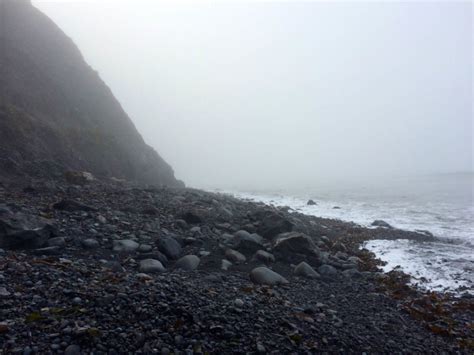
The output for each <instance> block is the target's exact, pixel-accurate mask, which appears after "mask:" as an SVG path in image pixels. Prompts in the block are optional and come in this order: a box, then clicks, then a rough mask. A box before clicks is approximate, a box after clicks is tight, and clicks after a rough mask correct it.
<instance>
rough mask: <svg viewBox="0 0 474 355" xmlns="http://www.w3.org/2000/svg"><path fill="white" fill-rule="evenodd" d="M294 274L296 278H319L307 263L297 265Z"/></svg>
mask: <svg viewBox="0 0 474 355" xmlns="http://www.w3.org/2000/svg"><path fill="white" fill-rule="evenodd" d="M294 274H295V275H297V276H303V277H307V278H310V279H317V278H319V277H320V276H319V274H318V273H317V272H316V270H314V269H313V268H312V267H311V266H310V265H309V264H308V263H306V262H304V261H302V262H301V263H299V264H298V265H296V267H295V270H294Z"/></svg>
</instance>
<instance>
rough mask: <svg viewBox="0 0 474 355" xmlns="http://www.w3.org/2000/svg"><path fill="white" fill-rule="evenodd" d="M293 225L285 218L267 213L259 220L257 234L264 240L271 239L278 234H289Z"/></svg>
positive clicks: (273, 213)
mask: <svg viewBox="0 0 474 355" xmlns="http://www.w3.org/2000/svg"><path fill="white" fill-rule="evenodd" d="M292 229H293V223H291V222H290V221H289V220H288V219H287V218H285V217H284V216H282V215H281V214H279V213H276V212H270V213H267V214H266V215H265V216H264V217H262V219H261V220H260V225H259V227H258V228H257V233H258V234H260V235H261V236H263V237H264V238H266V239H272V238H274V237H275V236H277V235H278V234H281V233H285V232H291V231H292Z"/></svg>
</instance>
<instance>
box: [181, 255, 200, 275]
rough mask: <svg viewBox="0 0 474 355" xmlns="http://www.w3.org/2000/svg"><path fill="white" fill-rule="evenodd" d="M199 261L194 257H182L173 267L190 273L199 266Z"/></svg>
mask: <svg viewBox="0 0 474 355" xmlns="http://www.w3.org/2000/svg"><path fill="white" fill-rule="evenodd" d="M200 261H201V260H200V259H199V257H197V256H196V255H186V256H183V257H182V258H180V259H179V260H178V261H177V262H176V264H175V266H176V267H177V268H178V269H183V270H186V271H191V270H195V269H197V267H198V266H199V262H200Z"/></svg>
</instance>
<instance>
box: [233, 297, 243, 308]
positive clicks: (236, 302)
mask: <svg viewBox="0 0 474 355" xmlns="http://www.w3.org/2000/svg"><path fill="white" fill-rule="evenodd" d="M234 305H235V306H236V307H238V308H242V307H243V306H244V301H242V300H241V299H240V298H236V299H235V301H234Z"/></svg>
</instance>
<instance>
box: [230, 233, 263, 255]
mask: <svg viewBox="0 0 474 355" xmlns="http://www.w3.org/2000/svg"><path fill="white" fill-rule="evenodd" d="M223 236H224V237H225V243H226V244H227V245H228V246H230V247H231V248H233V249H237V250H239V251H240V252H242V253H246V254H250V255H251V254H253V253H255V252H256V251H257V250H259V249H261V248H262V246H263V238H262V237H261V236H260V235H258V234H257V233H252V234H250V233H249V232H247V231H245V230H239V231H238V232H235V233H234V235H233V236H229V235H228V234H224V235H223Z"/></svg>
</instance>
